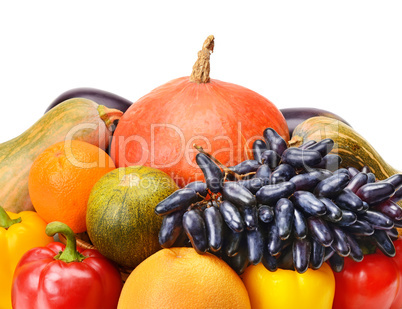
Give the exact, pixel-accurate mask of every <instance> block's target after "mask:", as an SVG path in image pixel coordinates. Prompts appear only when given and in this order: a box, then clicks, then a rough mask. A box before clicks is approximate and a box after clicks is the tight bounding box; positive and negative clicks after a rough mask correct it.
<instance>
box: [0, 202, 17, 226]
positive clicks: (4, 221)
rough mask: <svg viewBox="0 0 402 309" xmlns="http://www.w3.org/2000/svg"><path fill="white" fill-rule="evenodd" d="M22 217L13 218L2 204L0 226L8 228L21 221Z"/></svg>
mask: <svg viewBox="0 0 402 309" xmlns="http://www.w3.org/2000/svg"><path fill="white" fill-rule="evenodd" d="M20 222H21V218H17V219H11V218H10V216H9V215H8V214H7V212H6V211H5V210H4V208H3V207H1V206H0V227H2V228H4V229H8V228H9V227H10V226H12V225H13V224H16V223H20Z"/></svg>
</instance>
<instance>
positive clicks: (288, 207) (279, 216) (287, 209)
mask: <svg viewBox="0 0 402 309" xmlns="http://www.w3.org/2000/svg"><path fill="white" fill-rule="evenodd" d="M293 220H294V207H293V203H292V202H291V201H290V200H288V199H287V198H281V199H280V200H279V201H278V202H277V203H276V206H275V224H276V226H277V228H278V233H279V237H280V238H281V239H282V240H285V239H287V238H288V237H289V236H290V232H291V231H292V226H293Z"/></svg>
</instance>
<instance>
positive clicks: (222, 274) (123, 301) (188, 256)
mask: <svg viewBox="0 0 402 309" xmlns="http://www.w3.org/2000/svg"><path fill="white" fill-rule="evenodd" d="M117 308H118V309H129V308H130V309H135V308H141V309H154V308H163V309H177V308H191V309H201V308H203V309H205V308H209V309H229V308H230V309H236V308H242V309H246V308H251V307H250V300H249V297H248V294H247V290H246V288H245V286H244V284H243V282H242V281H241V279H240V277H239V276H238V275H237V274H236V272H235V271H233V270H232V269H231V268H230V267H229V266H228V265H227V264H226V263H225V262H224V261H222V260H221V259H219V258H218V257H216V256H214V255H212V254H210V253H206V254H203V255H200V254H198V253H197V252H196V251H195V250H194V249H193V248H169V249H162V250H159V251H158V252H156V253H154V254H153V255H151V256H150V257H148V258H147V259H145V260H144V261H143V262H142V263H141V264H139V265H138V266H137V267H136V268H135V269H134V270H133V272H132V273H131V274H130V275H129V277H128V278H127V281H126V283H125V284H124V286H123V290H122V292H121V295H120V299H119V304H118V306H117Z"/></svg>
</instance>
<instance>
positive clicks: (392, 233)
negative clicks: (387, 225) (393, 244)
mask: <svg viewBox="0 0 402 309" xmlns="http://www.w3.org/2000/svg"><path fill="white" fill-rule="evenodd" d="M386 232H387V234H388V236H389V238H390V239H391V240H397V239H398V238H399V232H398V229H397V228H395V227H393V228H392V229H390V230H386Z"/></svg>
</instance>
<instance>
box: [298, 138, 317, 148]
mask: <svg viewBox="0 0 402 309" xmlns="http://www.w3.org/2000/svg"><path fill="white" fill-rule="evenodd" d="M315 144H317V142H316V141H314V140H309V141H307V142H305V143H304V144H301V145H300V146H299V148H300V149H306V148H309V147H310V146H312V145H315Z"/></svg>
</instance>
